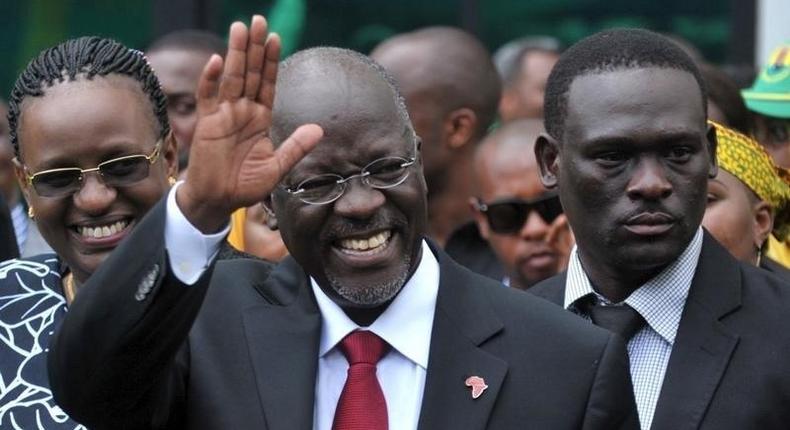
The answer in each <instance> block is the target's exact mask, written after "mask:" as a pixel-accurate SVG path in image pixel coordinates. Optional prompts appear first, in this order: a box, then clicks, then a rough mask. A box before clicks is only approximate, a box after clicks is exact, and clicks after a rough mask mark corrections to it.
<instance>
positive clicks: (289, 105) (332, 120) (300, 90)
mask: <svg viewBox="0 0 790 430" xmlns="http://www.w3.org/2000/svg"><path fill="white" fill-rule="evenodd" d="M274 116H275V118H274V119H275V122H276V123H279V124H282V125H284V126H285V127H286V128H289V129H292V128H295V127H296V126H298V125H301V124H304V123H307V122H315V123H318V124H319V125H321V126H322V127H325V128H331V127H332V126H333V125H336V124H345V125H359V124H358V123H359V122H362V121H372V122H391V121H399V120H400V115H399V114H398V104H397V98H396V96H395V94H394V93H393V90H392V89H390V88H389V87H388V86H387V84H386V82H384V81H383V79H381V78H377V77H375V76H369V75H368V76H359V75H354V74H343V73H335V74H332V75H329V76H325V77H323V78H320V79H318V78H315V77H313V78H308V79H305V80H304V81H302V84H299V85H296V84H295V83H294V85H287V86H284V87H282V88H278V93H277V100H276V101H275V109H274Z"/></svg>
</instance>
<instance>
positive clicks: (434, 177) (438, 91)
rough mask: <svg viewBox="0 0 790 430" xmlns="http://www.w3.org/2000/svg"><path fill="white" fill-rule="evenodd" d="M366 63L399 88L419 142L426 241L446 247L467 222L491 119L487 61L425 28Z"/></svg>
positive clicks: (453, 33)
mask: <svg viewBox="0 0 790 430" xmlns="http://www.w3.org/2000/svg"><path fill="white" fill-rule="evenodd" d="M370 56H371V58H373V60H375V61H376V62H378V63H379V64H381V65H382V66H384V68H385V69H387V70H388V71H389V72H390V73H391V74H392V76H393V77H394V78H395V82H396V83H397V84H398V88H399V89H400V91H401V93H402V94H403V97H405V98H406V106H407V108H408V110H409V117H410V118H411V121H412V123H413V124H414V128H415V130H416V132H417V135H418V136H419V138H420V140H421V141H422V146H421V150H422V155H423V157H424V160H425V166H424V169H425V170H424V171H425V180H426V181H427V182H428V217H429V225H428V237H430V238H432V239H433V240H435V241H436V242H437V243H439V245H441V246H444V245H445V243H446V242H447V239H448V238H449V237H450V235H451V234H452V232H453V231H454V230H455V229H456V228H457V227H459V226H460V225H462V224H464V223H465V222H467V221H469V220H470V218H471V217H470V214H469V211H468V207H467V200H468V199H469V196H470V195H471V194H472V187H473V178H472V175H470V174H469V172H471V171H472V168H473V164H474V161H473V158H474V152H475V146H476V145H477V143H478V142H480V140H481V139H482V138H483V137H484V136H485V134H486V132H487V131H488V127H489V126H490V125H491V123H492V122H493V121H494V118H495V116H496V107H497V103H498V102H499V95H500V91H501V89H500V82H499V76H498V75H497V72H496V69H495V68H494V64H493V63H492V62H491V57H490V55H489V53H488V51H487V50H486V48H485V47H484V46H483V44H482V43H481V42H480V41H479V40H477V39H476V38H475V37H474V36H472V35H471V34H469V33H467V32H465V31H462V30H460V29H457V28H451V27H428V28H424V29H420V30H415V31H413V32H410V33H404V34H400V35H396V36H393V37H392V38H390V39H387V40H385V41H384V42H382V43H381V44H380V45H379V46H377V47H376V48H375V49H373V51H372V52H371V54H370Z"/></svg>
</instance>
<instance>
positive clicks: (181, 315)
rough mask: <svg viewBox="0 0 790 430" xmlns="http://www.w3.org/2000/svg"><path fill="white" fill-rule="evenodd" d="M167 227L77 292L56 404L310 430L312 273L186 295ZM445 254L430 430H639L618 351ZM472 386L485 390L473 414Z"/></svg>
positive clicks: (292, 270) (426, 407)
mask: <svg viewBox="0 0 790 430" xmlns="http://www.w3.org/2000/svg"><path fill="white" fill-rule="evenodd" d="M163 225H164V205H162V204H161V203H160V204H159V205H158V206H157V207H156V208H155V209H153V211H152V213H151V214H150V215H149V216H148V217H147V218H146V219H145V220H144V221H143V222H142V223H141V224H140V225H139V226H138V227H137V228H136V231H135V232H134V233H133V234H132V235H131V237H130V238H129V239H127V241H126V242H125V243H124V244H123V245H122V246H121V247H119V249H117V250H116V251H115V252H113V254H112V256H111V257H110V258H109V259H108V261H107V262H105V263H104V264H103V265H102V267H101V268H100V270H99V271H97V272H96V273H95V274H94V276H93V277H92V278H91V280H90V281H89V282H88V283H87V284H86V285H85V286H83V287H82V288H81V290H80V292H79V294H78V295H77V299H76V300H75V302H74V303H73V305H72V307H71V309H70V310H69V312H68V314H67V315H66V320H65V321H64V323H63V326H62V328H61V330H59V332H58V333H57V334H56V339H55V341H54V343H53V344H52V346H51V349H50V356H49V370H50V377H51V384H52V388H53V392H54V394H55V398H56V400H57V401H58V403H59V404H60V405H61V406H62V407H63V408H64V410H66V411H67V413H69V414H70V415H71V416H72V417H73V418H75V419H76V420H77V421H79V422H83V423H84V424H86V425H87V426H88V427H89V428H91V429H105V428H113V429H118V428H158V427H164V426H167V427H168V428H177V429H182V428H184V429H187V428H188V429H234V430H235V429H268V430H293V429H301V430H308V429H310V428H312V425H313V404H314V395H315V378H316V372H317V367H318V348H319V337H320V333H321V318H320V312H319V309H318V307H317V304H316V302H315V297H314V295H313V293H312V290H311V288H310V286H309V279H308V277H307V276H306V275H305V273H304V271H303V270H302V269H301V268H300V266H299V265H298V264H297V263H296V262H295V261H294V260H293V259H286V261H285V262H283V263H281V264H280V265H278V266H276V267H274V269H272V266H271V265H269V264H267V263H264V262H260V261H251V260H244V259H237V260H230V261H220V262H217V263H216V264H215V265H214V266H213V267H212V268H210V269H209V270H208V271H207V272H206V274H205V275H204V276H203V277H202V278H201V279H200V280H199V281H198V282H197V284H195V285H192V286H185V285H183V284H181V283H180V282H178V281H177V280H176V279H175V277H174V276H173V275H172V273H171V272H170V270H169V269H168V268H167V264H168V263H167V256H166V254H165V250H164V249H163V247H162V239H161V238H162V237H163ZM156 238H158V239H156ZM154 239H156V240H154ZM434 252H435V253H436V255H437V257H438V260H439V265H440V285H439V293H438V298H437V305H436V314H435V319H434V326H433V334H432V340H431V346H430V358H429V364H428V369H427V378H426V382H425V391H424V398H423V404H422V409H421V414H420V419H419V428H420V429H423V430H424V429H453V430H464V429H470V430H471V429H515V428H531V429H552V430H560V429H607V430H608V429H618V428H637V419H636V415H635V406H634V400H633V397H632V392H631V386H630V377H629V374H628V363H627V356H626V353H625V349H624V345H623V344H622V342H621V341H619V340H618V339H617V338H616V337H614V336H612V335H610V334H609V333H607V332H606V331H604V330H601V329H598V328H596V327H593V326H591V325H589V324H586V323H584V322H583V321H581V320H580V319H578V318H577V317H575V316H573V315H569V314H567V313H565V312H562V311H561V310H559V309H557V308H556V307H555V306H553V305H551V304H549V303H546V302H544V301H543V300H540V299H537V298H535V297H533V296H531V295H529V294H526V293H523V292H519V291H514V290H512V289H508V288H502V286H501V285H500V284H497V283H495V282H492V281H490V280H487V279H486V278H483V277H480V276H478V275H475V274H473V273H471V272H469V271H468V270H466V269H464V268H462V267H460V266H459V265H457V264H456V263H454V262H453V261H452V260H451V259H449V258H448V257H447V256H446V255H445V254H444V253H443V252H442V251H440V250H436V249H434ZM212 272H213V273H212ZM209 281H210V282H209ZM472 375H478V376H481V377H483V378H485V381H486V383H487V384H488V385H489V388H488V390H487V391H485V392H484V393H483V395H482V396H481V397H479V398H478V399H476V400H475V399H472V397H471V394H470V389H469V388H468V387H466V386H464V381H465V379H466V378H467V377H469V376H472ZM393 430H397V429H393Z"/></svg>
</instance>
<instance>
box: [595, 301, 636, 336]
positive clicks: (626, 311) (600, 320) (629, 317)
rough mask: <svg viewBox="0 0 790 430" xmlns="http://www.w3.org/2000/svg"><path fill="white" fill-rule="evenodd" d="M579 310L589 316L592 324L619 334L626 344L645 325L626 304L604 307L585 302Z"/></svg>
mask: <svg viewBox="0 0 790 430" xmlns="http://www.w3.org/2000/svg"><path fill="white" fill-rule="evenodd" d="M580 308H581V310H582V311H584V312H585V313H587V315H589V316H590V319H591V320H592V322H593V324H595V325H597V326H599V327H603V328H605V329H607V330H609V331H611V332H613V333H616V334H619V335H620V336H621V337H622V338H623V339H625V341H626V342H628V341H629V340H631V338H632V337H633V336H634V335H635V334H636V332H638V331H639V330H640V329H641V328H642V327H643V326H644V325H645V319H644V318H642V315H639V312H637V311H636V310H634V308H632V307H631V306H629V305H627V304H623V305H617V306H604V305H602V304H600V303H597V301H595V300H587V301H586V302H585V303H584V304H583V305H582V306H581V307H580Z"/></svg>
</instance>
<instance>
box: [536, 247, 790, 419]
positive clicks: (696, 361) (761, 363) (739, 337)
mask: <svg viewBox="0 0 790 430" xmlns="http://www.w3.org/2000/svg"><path fill="white" fill-rule="evenodd" d="M529 291H530V292H531V293H534V294H537V295H539V296H542V297H544V298H546V299H548V300H550V301H552V302H554V303H557V304H559V305H562V303H563V300H564V297H565V274H564V273H563V274H560V275H557V276H555V277H553V278H550V279H548V280H546V281H543V282H542V283H540V284H538V285H536V286H535V287H533V288H532V289H530V290H529ZM789 327H790V285H788V284H785V282H784V281H783V280H782V279H780V278H778V277H775V276H774V275H772V274H771V273H769V272H767V271H765V270H762V269H759V268H757V267H754V266H751V265H748V264H744V263H740V262H738V261H737V260H736V259H735V258H733V257H732V256H731V255H730V254H729V253H728V252H727V250H726V249H724V248H723V247H722V246H721V245H719V243H718V242H716V240H715V239H713V237H712V236H710V234H708V233H707V232H705V238H704V241H703V245H702V253H701V254H700V259H699V264H698V265H697V271H696V272H695V274H694V279H693V281H692V283H691V289H690V291H689V297H688V299H687V300H686V306H685V308H684V309H683V315H682V317H681V320H680V326H679V327H678V332H677V337H676V338H675V345H674V347H673V349H672V355H671V357H670V359H669V364H668V366H667V372H666V375H665V376H664V383H663V386H662V387H661V394H660V395H659V398H658V404H657V405H656V413H655V416H654V419H653V425H652V427H651V429H652V430H662V429H667V430H670V429H671V430H687V429H688V430H690V429H705V430H714V429H715V430H726V429H733V430H735V429H737V430H744V429H760V430H768V429H787V428H788V427H790V330H788V328H789Z"/></svg>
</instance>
